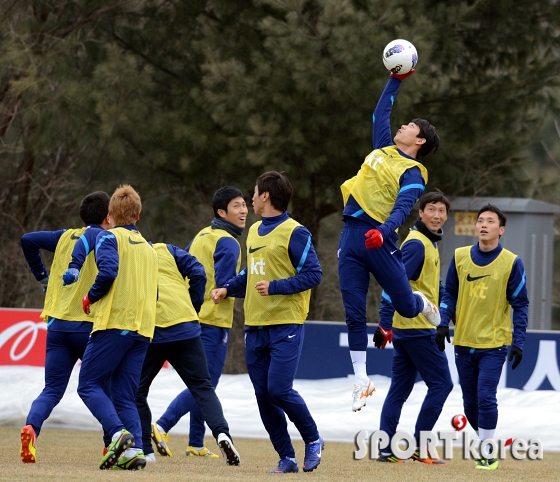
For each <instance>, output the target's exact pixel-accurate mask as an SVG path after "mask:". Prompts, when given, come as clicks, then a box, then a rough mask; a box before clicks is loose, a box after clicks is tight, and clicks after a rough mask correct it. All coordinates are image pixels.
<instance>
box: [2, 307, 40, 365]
mask: <svg viewBox="0 0 560 482" xmlns="http://www.w3.org/2000/svg"><path fill="white" fill-rule="evenodd" d="M40 314H41V310H20V309H15V308H0V365H33V366H41V367H42V366H45V345H46V340H47V324H46V323H45V322H44V321H43V320H41V318H39V315H40Z"/></svg>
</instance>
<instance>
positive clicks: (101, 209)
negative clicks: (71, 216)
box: [80, 191, 111, 225]
mask: <svg viewBox="0 0 560 482" xmlns="http://www.w3.org/2000/svg"><path fill="white" fill-rule="evenodd" d="M110 200H111V198H110V197H109V194H107V193H106V192H105V191H95V192H92V193H91V194H88V195H87V196H86V197H85V198H83V199H82V202H81V203H80V217H81V218H82V221H83V222H84V223H85V224H86V225H89V224H101V223H102V222H103V221H104V220H105V218H106V217H107V214H108V213H109V201H110Z"/></svg>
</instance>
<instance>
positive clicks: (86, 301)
mask: <svg viewBox="0 0 560 482" xmlns="http://www.w3.org/2000/svg"><path fill="white" fill-rule="evenodd" d="M91 305H93V303H92V302H91V301H90V300H89V293H86V294H85V295H84V297H83V298H82V309H83V310H84V313H85V314H86V315H89V307H90V306H91Z"/></svg>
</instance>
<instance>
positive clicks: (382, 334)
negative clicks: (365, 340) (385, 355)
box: [373, 325, 393, 349]
mask: <svg viewBox="0 0 560 482" xmlns="http://www.w3.org/2000/svg"><path fill="white" fill-rule="evenodd" d="M373 343H374V345H375V347H376V348H381V349H383V348H385V345H386V344H387V343H393V330H384V329H383V328H381V326H380V325H378V326H377V330H375V333H374V334H373Z"/></svg>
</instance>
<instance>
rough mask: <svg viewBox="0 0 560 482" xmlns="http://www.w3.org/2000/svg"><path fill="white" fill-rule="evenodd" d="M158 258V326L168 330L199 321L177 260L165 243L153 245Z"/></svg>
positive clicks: (186, 282)
mask: <svg viewBox="0 0 560 482" xmlns="http://www.w3.org/2000/svg"><path fill="white" fill-rule="evenodd" d="M153 248H154V250H155V251H156V253H157V256H158V300H157V304H156V326H157V327H159V328H167V327H169V326H173V325H177V324H179V323H183V322H185V321H195V320H198V316H197V314H196V310H195V309H194V307H193V304H192V301H191V296H190V293H189V288H188V280H187V281H186V280H185V279H184V278H183V276H181V273H180V272H179V269H178V268H177V263H176V262H175V258H174V257H173V255H172V254H171V253H170V252H169V249H167V245H166V244H164V243H157V244H154V245H153Z"/></svg>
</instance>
